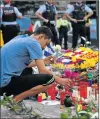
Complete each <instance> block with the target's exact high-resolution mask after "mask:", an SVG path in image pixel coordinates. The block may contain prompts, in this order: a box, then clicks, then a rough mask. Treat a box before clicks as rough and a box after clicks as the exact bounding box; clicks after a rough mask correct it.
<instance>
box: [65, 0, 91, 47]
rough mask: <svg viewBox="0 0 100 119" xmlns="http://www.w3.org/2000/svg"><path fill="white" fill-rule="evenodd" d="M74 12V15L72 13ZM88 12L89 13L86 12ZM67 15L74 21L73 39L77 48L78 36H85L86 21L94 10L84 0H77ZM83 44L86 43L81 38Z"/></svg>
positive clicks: (73, 44) (73, 45) (67, 11)
mask: <svg viewBox="0 0 100 119" xmlns="http://www.w3.org/2000/svg"><path fill="white" fill-rule="evenodd" d="M71 13H72V16H70V14H71ZM86 13H87V14H86ZM66 15H67V17H68V18H69V19H70V20H71V22H72V27H73V39H72V47H73V48H76V46H77V40H78V36H79V35H80V36H83V37H85V35H86V34H85V22H86V21H87V19H88V18H89V17H90V16H92V15H93V11H92V10H91V9H90V8H89V7H88V6H87V5H86V4H85V3H84V2H83V0H77V1H76V3H75V4H74V5H70V7H69V8H68V9H67V10H66ZM81 44H82V45H84V41H83V40H81Z"/></svg>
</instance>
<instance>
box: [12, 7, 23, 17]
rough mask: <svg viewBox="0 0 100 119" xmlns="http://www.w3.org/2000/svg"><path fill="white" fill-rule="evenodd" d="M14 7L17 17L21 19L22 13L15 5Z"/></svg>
mask: <svg viewBox="0 0 100 119" xmlns="http://www.w3.org/2000/svg"><path fill="white" fill-rule="evenodd" d="M14 9H15V13H16V16H17V18H19V19H21V18H22V14H21V13H20V12H19V10H18V9H17V8H16V7H14Z"/></svg>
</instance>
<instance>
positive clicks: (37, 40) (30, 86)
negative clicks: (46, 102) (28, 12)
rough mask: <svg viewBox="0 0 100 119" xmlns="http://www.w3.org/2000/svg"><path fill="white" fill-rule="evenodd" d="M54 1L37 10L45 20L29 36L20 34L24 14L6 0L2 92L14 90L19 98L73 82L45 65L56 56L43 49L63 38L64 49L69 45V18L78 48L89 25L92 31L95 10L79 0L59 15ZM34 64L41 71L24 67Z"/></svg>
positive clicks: (3, 16) (3, 19) (2, 15)
mask: <svg viewBox="0 0 100 119" xmlns="http://www.w3.org/2000/svg"><path fill="white" fill-rule="evenodd" d="M52 3H53V0H47V2H46V3H45V4H44V5H41V6H40V8H39V9H38V10H37V11H36V13H35V14H36V16H37V17H38V18H39V19H41V20H42V21H43V25H42V26H41V27H39V28H37V29H35V31H34V32H33V33H32V35H30V36H29V35H27V34H23V35H18V36H17V34H18V32H19V26H18V24H17V22H16V18H20V19H21V18H22V17H23V16H22V14H21V13H20V12H19V10H18V9H17V8H16V7H14V6H11V1H10V0H4V7H3V8H2V10H1V16H0V17H1V19H2V25H1V30H2V33H3V39H4V43H5V45H4V46H3V47H2V48H1V79H0V80H1V81H0V82H1V84H0V87H1V95H2V94H3V93H4V92H6V94H7V95H11V94H13V95H14V100H15V101H17V102H19V101H21V100H23V99H25V98H27V97H29V96H33V95H36V94H39V93H40V92H43V91H45V90H47V89H48V88H49V87H50V86H51V85H52V83H54V82H56V83H58V84H61V85H64V86H69V85H70V83H71V80H70V79H65V78H61V77H57V76H55V75H53V73H52V72H51V71H49V70H48V69H47V68H46V67H45V64H50V63H54V62H55V57H54V56H49V57H46V58H45V59H43V58H42V57H43V56H42V50H43V49H45V47H46V46H48V45H49V44H50V42H52V43H53V44H54V45H58V44H59V45H61V44H62V39H63V38H64V49H67V48H68V45H67V41H68V34H67V32H68V27H69V25H70V24H69V21H71V24H72V28H73V40H72V48H73V49H74V48H76V47H77V41H78V36H79V35H80V36H83V37H86V29H87V31H89V30H88V29H89V25H90V21H89V20H88V19H89V17H90V16H91V15H92V14H93V11H92V10H91V9H90V8H89V7H88V6H87V5H86V4H85V3H84V1H83V0H77V1H76V3H75V4H74V5H70V7H69V8H68V9H67V10H66V13H65V14H63V15H62V17H61V18H60V19H58V14H57V10H56V6H55V5H54V4H52ZM70 14H71V15H70ZM88 21H89V22H88ZM57 29H58V32H59V35H58V34H57ZM88 39H89V41H90V38H88ZM81 45H84V41H83V40H81ZM34 66H37V68H38V70H39V74H33V73H32V72H31V71H30V72H24V71H25V69H30V68H32V67H34ZM23 72H24V73H23Z"/></svg>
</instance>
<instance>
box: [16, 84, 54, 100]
mask: <svg viewBox="0 0 100 119" xmlns="http://www.w3.org/2000/svg"><path fill="white" fill-rule="evenodd" d="M51 85H52V84H51ZM51 85H47V86H42V85H39V86H36V87H34V88H31V89H30V90H27V91H25V92H23V93H21V94H19V95H17V96H15V98H14V100H15V101H16V102H19V101H21V100H23V99H24V98H26V97H29V96H34V95H36V94H39V93H41V92H43V91H45V90H47V89H48V88H50V87H51Z"/></svg>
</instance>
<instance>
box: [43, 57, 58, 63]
mask: <svg viewBox="0 0 100 119" xmlns="http://www.w3.org/2000/svg"><path fill="white" fill-rule="evenodd" d="M55 62H56V57H55V56H48V57H46V58H45V59H44V63H45V64H53V63H55Z"/></svg>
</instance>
